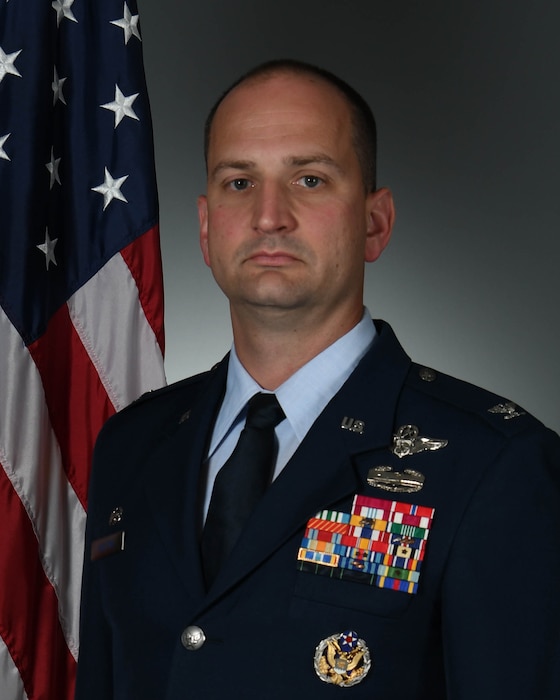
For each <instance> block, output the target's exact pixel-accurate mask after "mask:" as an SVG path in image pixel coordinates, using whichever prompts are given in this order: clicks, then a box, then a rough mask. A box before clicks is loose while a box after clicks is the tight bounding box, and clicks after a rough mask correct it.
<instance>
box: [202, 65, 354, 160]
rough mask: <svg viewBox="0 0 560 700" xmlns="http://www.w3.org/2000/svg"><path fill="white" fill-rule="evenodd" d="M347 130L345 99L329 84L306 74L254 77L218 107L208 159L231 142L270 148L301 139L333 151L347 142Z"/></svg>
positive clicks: (349, 128) (348, 119) (348, 118)
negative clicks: (332, 148)
mask: <svg viewBox="0 0 560 700" xmlns="http://www.w3.org/2000/svg"><path fill="white" fill-rule="evenodd" d="M351 132H352V119H351V111H350V107H349V105H348V103H347V101H346V98H345V97H344V96H343V95H342V93H341V92H340V91H339V90H338V89H337V88H336V87H334V86H333V85H331V84H330V83H328V82H327V81H325V80H323V79H321V78H320V77H315V76H313V75H307V74H302V75H300V74H292V73H280V74H273V75H266V76H258V77H256V78H251V79H249V80H247V81H246V82H244V83H241V84H240V85H238V86H237V87H235V88H234V89H233V90H232V91H231V92H230V93H229V94H228V95H227V96H226V97H225V98H224V99H223V101H222V103H221V104H220V106H219V107H218V109H217V111H216V114H215V116H214V120H213V122H212V127H211V131H210V144H209V156H210V158H211V157H212V154H213V153H214V154H216V152H217V151H221V150H222V149H223V148H224V147H226V146H227V147H231V146H232V145H233V144H234V143H238V144H239V145H241V144H243V143H246V144H249V143H250V144H253V145H256V144H258V143H262V144H263V145H264V144H265V143H268V144H269V146H268V147H270V143H271V142H273V143H275V144H282V142H283V141H289V140H291V141H294V140H297V139H300V140H301V141H302V142H304V141H306V140H307V141H310V142H311V143H310V145H312V142H315V141H316V142H321V145H322V146H323V147H325V146H326V145H331V146H332V147H335V146H336V145H337V144H341V143H346V142H348V144H349V143H350V141H351V135H352V134H351ZM302 145H303V143H302ZM317 145H319V143H317Z"/></svg>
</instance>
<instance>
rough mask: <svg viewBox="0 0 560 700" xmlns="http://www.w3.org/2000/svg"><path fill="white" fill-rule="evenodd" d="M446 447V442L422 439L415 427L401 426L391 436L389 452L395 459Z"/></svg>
mask: <svg viewBox="0 0 560 700" xmlns="http://www.w3.org/2000/svg"><path fill="white" fill-rule="evenodd" d="M446 445H447V440H436V439H434V438H428V437H422V436H421V435H420V433H419V430H418V428H417V427H416V426H415V425H402V426H401V427H400V428H399V429H398V430H397V432H396V433H395V435H393V447H392V449H391V451H392V452H393V454H395V455H397V457H399V458H402V457H408V455H415V454H417V453H418V452H425V451H426V450H430V451H432V452H433V451H435V450H439V449H441V448H442V447H445V446H446Z"/></svg>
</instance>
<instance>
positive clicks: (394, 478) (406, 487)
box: [367, 466, 425, 493]
mask: <svg viewBox="0 0 560 700" xmlns="http://www.w3.org/2000/svg"><path fill="white" fill-rule="evenodd" d="M424 480H425V477H424V474H422V473H421V472H417V471H415V470H414V469H405V470H404V472H394V471H393V468H392V467H385V466H380V467H372V468H371V469H370V470H369V472H368V476H367V482H368V484H369V485H370V486H377V488H379V489H383V491H391V492H393V493H415V492H416V491H420V489H421V488H422V487H423V486H424Z"/></svg>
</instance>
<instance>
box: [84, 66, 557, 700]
mask: <svg viewBox="0 0 560 700" xmlns="http://www.w3.org/2000/svg"><path fill="white" fill-rule="evenodd" d="M206 141H207V144H206V145H207V149H206V150H207V168H208V183H207V194H206V196H203V197H200V199H199V202H198V206H199V215H200V241H201V247H202V253H203V257H204V260H205V262H206V264H207V265H208V266H209V267H210V268H211V270H212V273H213V275H214V277H215V279H216V281H217V283H218V284H219V286H220V287H221V289H222V290H223V292H224V293H225V295H226V296H227V298H228V300H229V304H230V310H231V320H232V327H233V335H234V345H233V348H232V350H231V352H230V354H229V355H228V356H227V357H226V358H225V359H224V360H223V361H222V362H221V363H220V364H218V365H217V366H216V367H215V368H214V369H213V370H212V371H210V372H208V373H205V374H202V375H199V376H196V377H193V378H190V379H187V380H185V381H182V382H179V383H177V384H174V385H172V386H170V387H167V388H165V389H162V390H160V391H157V392H154V393H152V394H151V395H149V396H147V397H143V398H142V399H140V400H139V401H137V402H136V403H135V404H133V405H132V406H130V407H129V408H128V409H126V410H124V411H122V412H121V413H120V414H118V415H116V416H115V417H114V418H112V419H111V420H110V421H109V422H108V423H107V424H106V426H105V428H104V429H103V431H102V433H101V436H100V438H99V440H98V444H97V447H96V454H95V460H94V468H93V478H92V484H91V491H90V512H89V518H88V531H87V542H86V558H85V576H84V588H83V602H82V646H81V651H80V663H79V670H78V689H77V695H76V697H77V698H78V699H79V700H99V699H100V698H103V700H156V699H157V700H159V699H164V698H165V699H167V700H179V699H181V700H183V699H185V698H196V699H199V698H223V697H225V696H229V697H234V698H265V699H269V698H270V699H272V698H282V699H284V698H286V697H290V696H292V697H296V698H303V697H305V698H323V697H325V698H326V697H331V694H332V693H335V694H336V693H339V692H343V693H348V694H349V696H350V695H352V696H353V697H355V698H368V699H369V700H388V699H389V698H390V699H391V700H404V699H405V698H406V700H443V699H444V698H446V699H448V700H475V699H476V700H496V699H497V698H517V699H519V700H529V699H535V700H537V699H538V700H557V699H558V697H560V606H559V605H558V602H557V599H558V593H557V590H558V581H559V580H560V557H559V554H558V551H559V547H558V538H559V537H560V495H559V492H560V470H559V467H560V440H559V439H558V436H557V435H555V434H554V433H552V432H551V431H549V430H547V429H545V428H544V427H543V426H542V424H540V423H539V422H538V421H537V420H536V419H534V418H533V417H531V416H529V415H527V414H526V412H525V411H523V410H522V409H521V408H520V407H518V406H516V405H515V404H513V403H511V402H509V401H506V400H504V399H501V398H499V397H497V396H493V395H491V394H489V393H488V392H485V391H483V390H481V389H478V388H476V387H473V386H471V385H468V384H466V383H463V382H460V381H458V380H455V379H452V378H450V377H447V376H444V375H442V374H440V373H437V372H436V371H433V370H431V369H429V368H425V367H420V366H417V365H415V364H414V363H412V362H411V360H410V359H409V358H408V356H407V355H406V354H405V352H404V350H403V349H402V348H401V346H400V345H399V344H398V341H397V340H396V338H395V336H394V334H393V333H392V331H391V329H390V327H389V326H388V325H387V324H386V323H384V322H381V321H376V322H372V321H371V319H370V318H369V315H368V313H367V311H365V310H364V307H363V301H362V299H363V278H364V262H372V261H375V260H376V259H377V258H378V256H379V255H380V254H381V253H382V251H383V250H384V248H385V246H386V245H387V243H388V241H389V238H390V235H391V229H392V225H393V220H394V207H393V200H392V197H391V193H390V192H389V190H387V189H385V188H381V189H378V188H377V187H376V183H375V124H374V121H373V116H372V115H371V112H370V110H369V108H368V107H367V105H365V103H364V101H363V100H362V98H361V97H360V96H359V95H357V94H356V93H355V92H354V91H353V90H352V89H351V88H349V87H348V86H347V85H346V84H345V83H343V82H342V81H340V80H339V79H338V78H336V77H335V76H333V75H331V74H330V73H326V72H324V71H322V70H319V69H316V68H314V67H312V66H308V65H305V64H299V63H294V62H289V61H284V62H275V63H272V64H266V65H264V66H260V67H259V68H257V69H256V70H254V71H253V72H251V73H250V74H248V75H247V76H245V77H244V78H243V79H242V80H241V81H239V82H238V83H236V84H235V85H234V86H233V87H232V88H231V89H230V90H229V91H228V92H227V93H226V94H225V96H224V97H223V98H221V100H220V101H219V102H218V104H217V106H216V108H215V109H214V110H213V111H212V113H211V115H210V118H209V122H208V127H207V135H206ZM255 396H256V397H257V398H256V399H255ZM244 425H245V427H244ZM253 463H255V464H258V469H256V470H255V471H256V472H257V473H256V474H252V473H251V467H252V465H253ZM263 465H264V466H263ZM267 470H269V471H268V472H267ZM263 473H264V474H265V476H264V477H262V474H263ZM259 479H260V481H261V482H265V483H261V484H260V485H259V486H256V485H255V484H256V482H257V481H259ZM269 482H271V483H269ZM335 688H337V689H336V690H335Z"/></svg>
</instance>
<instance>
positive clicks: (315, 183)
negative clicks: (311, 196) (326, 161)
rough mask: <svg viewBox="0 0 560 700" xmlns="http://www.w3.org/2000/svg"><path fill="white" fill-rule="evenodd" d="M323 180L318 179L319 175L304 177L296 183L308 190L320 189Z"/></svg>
mask: <svg viewBox="0 0 560 700" xmlns="http://www.w3.org/2000/svg"><path fill="white" fill-rule="evenodd" d="M323 182H324V181H323V180H322V179H321V178H320V177H317V175H304V176H303V177H300V178H299V179H298V180H296V183H297V184H298V185H301V186H302V187H306V188H308V189H311V190H312V189H315V188H316V187H319V185H322V184H323Z"/></svg>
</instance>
